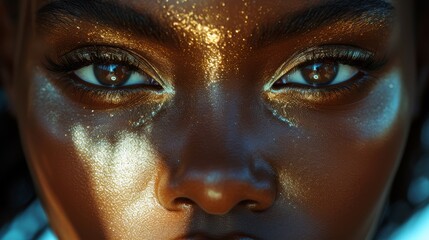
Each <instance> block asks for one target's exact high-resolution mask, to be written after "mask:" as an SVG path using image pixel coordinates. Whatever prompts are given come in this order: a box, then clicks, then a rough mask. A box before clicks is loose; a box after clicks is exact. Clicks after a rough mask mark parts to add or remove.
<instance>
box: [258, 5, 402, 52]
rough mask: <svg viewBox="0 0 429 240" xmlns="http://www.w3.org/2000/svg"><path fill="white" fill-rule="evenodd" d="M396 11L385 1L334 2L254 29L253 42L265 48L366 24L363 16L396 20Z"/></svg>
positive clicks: (372, 18)
mask: <svg viewBox="0 0 429 240" xmlns="http://www.w3.org/2000/svg"><path fill="white" fill-rule="evenodd" d="M393 12H394V7H393V5H392V4H391V3H388V2H386V1H385V0H333V1H332V0H331V1H327V2H325V3H323V4H321V5H318V6H315V7H311V8H309V9H305V10H303V11H300V12H296V13H293V14H292V15H291V14H288V15H286V16H284V17H281V18H280V19H278V20H277V21H275V22H271V23H267V24H265V25H262V26H261V27H260V28H258V29H255V30H254V32H253V34H252V36H253V37H252V39H251V40H250V42H251V43H252V44H253V45H255V46H258V47H260V46H264V45H267V44H269V43H271V42H274V41H276V40H280V39H283V38H286V37H291V36H293V35H297V34H302V33H305V32H310V31H312V30H314V29H317V28H320V27H323V26H327V25H330V24H333V23H335V22H339V21H355V22H358V21H360V22H361V21H363V20H362V17H363V16H367V15H368V16H371V18H367V19H365V20H364V21H367V22H370V21H374V20H380V19H383V20H388V21H392V20H393Z"/></svg>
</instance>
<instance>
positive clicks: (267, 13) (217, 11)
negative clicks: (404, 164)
mask: <svg viewBox="0 0 429 240" xmlns="http://www.w3.org/2000/svg"><path fill="white" fill-rule="evenodd" d="M31 4H32V6H27V7H28V9H29V11H31V10H34V11H35V12H36V13H35V18H34V19H35V21H34V22H33V24H34V29H35V31H34V34H33V35H32V34H31V31H29V30H31V26H30V25H26V26H28V28H29V29H21V30H22V32H23V33H24V35H23V39H25V40H26V43H27V46H29V47H28V48H24V50H23V53H22V55H21V58H20V65H18V66H21V69H30V70H31V71H27V72H26V71H25V70H22V71H19V72H18V73H17V76H18V77H16V79H17V80H16V81H15V82H13V84H12V88H11V89H12V90H11V91H12V94H11V95H12V96H13V103H14V106H15V111H16V115H17V118H18V121H19V125H20V130H21V133H22V138H23V144H24V147H25V149H26V153H27V156H28V159H29V162H30V166H31V168H32V171H33V173H34V177H35V179H36V182H37V185H38V187H39V190H40V196H41V198H42V200H43V202H44V205H45V207H46V210H47V213H48V215H49V218H50V221H51V224H52V226H53V228H54V230H55V231H56V233H57V234H58V235H59V236H60V237H62V238H71V237H79V238H85V239H96V238H112V239H114V238H115V239H119V238H121V239H154V238H157V239H179V238H180V237H181V238H180V239H182V238H183V239H217V238H219V239H253V238H255V239H351V238H354V239H365V238H370V236H372V233H373V231H374V228H375V227H376V225H377V221H378V219H379V217H380V213H381V210H382V206H383V204H384V200H385V196H386V193H387V191H388V188H389V186H390V183H391V181H392V178H393V176H394V173H395V170H396V167H397V165H398V163H399V160H400V158H401V155H402V150H403V147H404V142H405V138H406V136H407V133H408V126H409V122H410V113H411V106H412V104H413V101H414V100H413V98H412V96H413V91H414V86H413V85H414V84H415V83H414V82H415V81H414V76H413V74H414V72H413V71H414V70H413V68H412V67H411V66H412V59H413V49H412V47H410V46H411V45H410V44H411V42H412V41H410V39H405V38H411V37H410V36H411V34H412V33H411V32H405V31H403V29H400V28H399V26H400V25H399V24H396V23H395V22H396V21H397V18H398V16H402V15H401V14H399V9H400V8H399V7H398V6H397V5H395V4H394V3H391V2H390V1H383V0H359V1H357V0H334V1H324V0H317V1H316V0H314V1H301V0H287V1H285V0H275V1H252V0H234V1H215V0H204V1H201V0H178V1H171V0H170V1H169V0H157V1H138V0H133V1H131V0H106V1H100V0H93V1H87V0H73V1H72V0H57V1H44V0H38V1H33V2H32V3H31ZM31 4H30V3H29V2H28V3H27V5H31ZM402 26H405V25H402ZM404 29H410V27H409V26H408V27H404ZM399 36H406V37H404V38H402V37H399ZM401 38H402V39H401ZM399 43H401V44H399ZM407 64H409V65H407Z"/></svg>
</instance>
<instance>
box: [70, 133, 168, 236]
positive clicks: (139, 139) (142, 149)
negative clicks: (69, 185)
mask: <svg viewBox="0 0 429 240" xmlns="http://www.w3.org/2000/svg"><path fill="white" fill-rule="evenodd" d="M71 132H72V140H73V143H74V145H75V146H74V147H75V148H76V150H77V152H78V154H79V156H80V159H81V161H82V162H83V165H84V168H85V169H86V171H87V175H88V176H89V177H88V178H89V180H90V182H89V184H88V185H89V186H90V189H89V191H92V195H93V196H94V198H95V201H96V202H97V206H98V207H99V212H100V214H101V215H102V216H101V218H102V219H110V220H109V221H106V222H105V223H106V224H108V226H106V227H107V228H109V229H112V230H113V229H115V231H116V230H117V232H121V229H124V230H125V229H128V228H129V227H130V226H133V225H138V224H140V223H136V221H135V219H136V217H145V216H146V217H147V216H150V213H151V211H153V209H157V208H160V207H159V204H158V203H157V201H156V197H155V196H154V192H155V191H154V181H155V177H156V174H154V173H156V169H157V163H156V160H155V159H156V157H155V156H154V154H153V150H152V148H151V147H150V144H149V142H148V141H147V140H146V139H145V137H144V136H141V135H138V134H135V133H130V132H127V131H123V132H119V133H117V134H115V136H114V139H115V140H113V141H112V140H111V139H110V138H109V139H108V138H107V137H99V136H98V137H93V135H94V134H92V133H91V132H90V130H89V129H87V128H85V127H84V126H81V125H76V126H74V127H73V128H72V131H71ZM142 201H144V202H142ZM143 206H144V207H143ZM137 222H138V221H137ZM113 232H114V231H113ZM117 237H118V236H117Z"/></svg>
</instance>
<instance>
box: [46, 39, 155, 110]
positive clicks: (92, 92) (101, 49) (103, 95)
mask: <svg viewBox="0 0 429 240" xmlns="http://www.w3.org/2000/svg"><path fill="white" fill-rule="evenodd" d="M92 64H101V65H103V64H106V65H107V64H120V65H125V66H128V67H130V70H131V71H135V72H139V73H142V74H145V75H148V76H150V77H152V78H154V79H159V77H155V76H157V74H156V72H155V70H153V68H152V67H151V66H150V65H149V64H148V63H146V61H145V60H143V59H142V58H140V57H137V56H134V54H132V53H129V52H128V51H126V50H122V49H119V48H115V47H108V46H90V47H84V48H80V49H78V50H74V51H71V52H68V53H66V54H64V55H62V56H61V57H60V58H59V59H58V60H57V61H54V60H52V59H49V58H47V59H46V64H45V65H46V66H45V67H46V69H48V70H49V71H51V72H53V73H54V74H57V75H58V76H59V79H60V81H58V83H60V84H62V85H63V86H64V87H66V88H71V90H72V91H73V94H74V95H75V96H77V97H78V99H80V100H83V99H85V100H88V101H97V102H100V103H111V104H113V103H116V102H118V99H130V98H129V97H130V96H131V95H132V94H133V93H137V92H141V91H142V90H143V91H144V90H152V92H160V91H161V90H163V87H161V85H160V86H159V87H153V86H145V87H144V88H142V87H138V86H128V87H121V88H110V87H102V86H93V85H90V84H88V83H85V82H84V81H82V80H80V79H79V78H78V77H77V76H76V75H75V74H74V71H76V70H78V69H80V68H83V67H86V66H88V65H92ZM140 95H141V94H140Z"/></svg>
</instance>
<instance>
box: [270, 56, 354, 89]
mask: <svg viewBox="0 0 429 240" xmlns="http://www.w3.org/2000/svg"><path fill="white" fill-rule="evenodd" d="M358 73H359V70H358V69H357V68H356V67H352V66H350V65H346V64H341V63H338V62H336V61H331V60H326V61H320V62H312V63H309V64H308V63H306V64H304V65H301V66H298V67H297V68H296V69H295V70H293V71H292V72H290V73H286V74H285V75H283V76H282V77H281V78H280V79H279V80H277V81H276V82H275V83H274V84H273V88H274V89H280V88H282V87H284V86H285V85H287V84H297V85H306V86H311V87H325V86H332V85H337V84H340V83H343V82H346V81H348V80H351V79H352V78H353V77H355V76H356V75H357V74H358Z"/></svg>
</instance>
